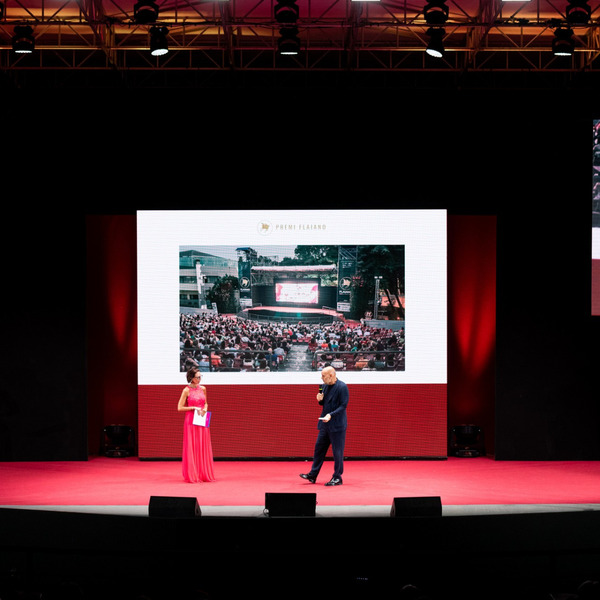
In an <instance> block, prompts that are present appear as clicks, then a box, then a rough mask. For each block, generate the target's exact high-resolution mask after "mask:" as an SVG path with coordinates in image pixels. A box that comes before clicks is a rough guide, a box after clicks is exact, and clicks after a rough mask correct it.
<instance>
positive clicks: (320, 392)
mask: <svg viewBox="0 0 600 600" xmlns="http://www.w3.org/2000/svg"><path fill="white" fill-rule="evenodd" d="M322 393H323V386H322V385H320V386H319V394H322Z"/></svg>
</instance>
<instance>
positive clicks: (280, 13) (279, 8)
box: [273, 0, 300, 25]
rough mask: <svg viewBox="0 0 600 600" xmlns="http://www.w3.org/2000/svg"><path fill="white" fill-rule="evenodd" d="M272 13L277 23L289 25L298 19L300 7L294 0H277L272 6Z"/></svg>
mask: <svg viewBox="0 0 600 600" xmlns="http://www.w3.org/2000/svg"><path fill="white" fill-rule="evenodd" d="M273 13H274V16H275V20H276V21H277V22H278V23H281V24H285V25H290V24H293V23H295V22H296V21H297V20H298V16H299V14H300V9H299V8H298V5H297V4H296V2H295V0H279V2H277V4H276V5H275V7H274V8H273Z"/></svg>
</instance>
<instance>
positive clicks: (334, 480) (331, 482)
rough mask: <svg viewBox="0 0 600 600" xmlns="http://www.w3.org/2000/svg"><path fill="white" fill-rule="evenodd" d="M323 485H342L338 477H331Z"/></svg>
mask: <svg viewBox="0 0 600 600" xmlns="http://www.w3.org/2000/svg"><path fill="white" fill-rule="evenodd" d="M325 485H329V486H331V485H342V480H341V479H340V478H339V477H332V478H331V479H330V480H329V481H328V482H327V483H326V484H325Z"/></svg>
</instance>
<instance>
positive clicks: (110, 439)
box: [100, 425, 135, 458]
mask: <svg viewBox="0 0 600 600" xmlns="http://www.w3.org/2000/svg"><path fill="white" fill-rule="evenodd" d="M100 453H101V454H104V456H109V457H111V458H122V457H126V456H133V455H134V454H135V431H134V429H133V427H130V426H129V425H107V426H106V427H105V428H104V429H103V430H102V440H101V447H100Z"/></svg>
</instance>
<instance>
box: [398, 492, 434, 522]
mask: <svg viewBox="0 0 600 600" xmlns="http://www.w3.org/2000/svg"><path fill="white" fill-rule="evenodd" d="M441 516H442V500H441V498H440V497H439V496H425V497H422V498H394V502H393V504H392V510H391V511H390V517H441Z"/></svg>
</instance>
